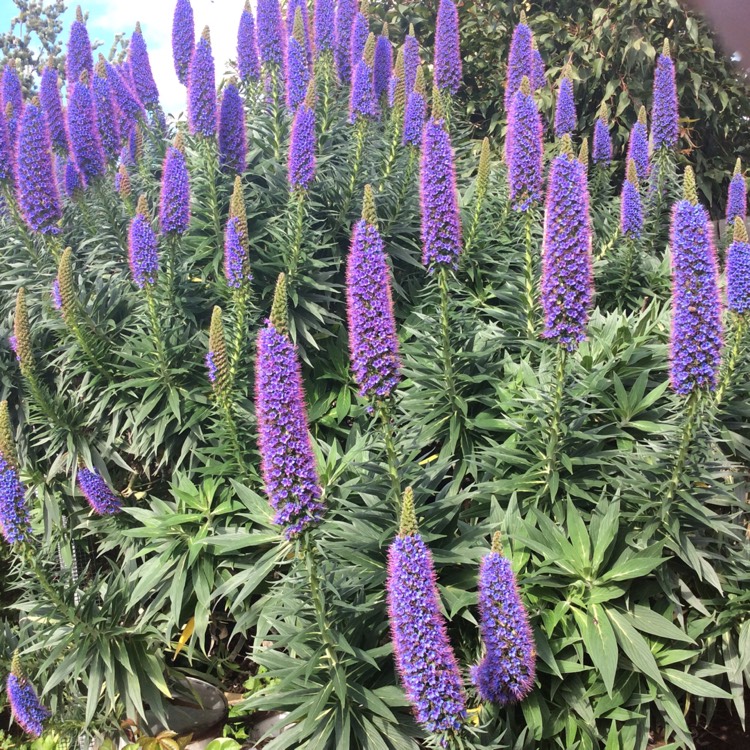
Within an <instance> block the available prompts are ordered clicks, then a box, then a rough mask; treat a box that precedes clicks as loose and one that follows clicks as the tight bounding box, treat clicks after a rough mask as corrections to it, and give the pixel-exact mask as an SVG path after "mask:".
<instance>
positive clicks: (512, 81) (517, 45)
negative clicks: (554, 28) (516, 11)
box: [505, 15, 532, 119]
mask: <svg viewBox="0 0 750 750" xmlns="http://www.w3.org/2000/svg"><path fill="white" fill-rule="evenodd" d="M531 62H532V36H531V29H530V28H529V27H528V25H527V24H526V17H525V15H522V16H521V22H520V23H519V24H518V25H517V26H516V28H515V29H513V36H512V38H511V41H510V52H509V54H508V72H507V74H506V77H505V111H506V112H508V118H509V119H510V109H511V106H512V103H513V97H514V95H515V93H516V92H517V91H518V90H519V89H520V88H521V81H522V80H523V78H524V76H526V77H527V78H530V76H531Z"/></svg>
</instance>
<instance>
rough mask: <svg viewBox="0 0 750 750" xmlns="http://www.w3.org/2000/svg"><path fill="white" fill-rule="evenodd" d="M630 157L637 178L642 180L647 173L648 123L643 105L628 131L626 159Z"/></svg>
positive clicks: (628, 159)
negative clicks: (633, 163)
mask: <svg viewBox="0 0 750 750" xmlns="http://www.w3.org/2000/svg"><path fill="white" fill-rule="evenodd" d="M631 159H632V160H633V161H634V162H635V168H636V171H637V173H638V180H639V181H640V182H644V181H645V180H646V178H647V177H648V173H649V156H648V125H647V124H646V109H645V107H641V109H640V111H639V112H638V120H637V122H636V123H635V125H633V129H632V130H631V131H630V137H629V139H628V155H627V161H628V162H630V160H631Z"/></svg>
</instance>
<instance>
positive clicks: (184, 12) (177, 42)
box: [172, 0, 195, 86]
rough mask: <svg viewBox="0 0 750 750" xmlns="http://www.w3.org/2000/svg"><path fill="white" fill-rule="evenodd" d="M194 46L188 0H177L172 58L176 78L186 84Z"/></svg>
mask: <svg viewBox="0 0 750 750" xmlns="http://www.w3.org/2000/svg"><path fill="white" fill-rule="evenodd" d="M194 48H195V21H194V20H193V6H192V5H190V0H177V4H176V5H175V8H174V18H173V20H172V60H173V62H174V70H175V73H177V78H178V79H179V81H180V83H181V84H182V85H183V86H187V85H188V73H189V70H190V59H191V58H192V56H193V49H194Z"/></svg>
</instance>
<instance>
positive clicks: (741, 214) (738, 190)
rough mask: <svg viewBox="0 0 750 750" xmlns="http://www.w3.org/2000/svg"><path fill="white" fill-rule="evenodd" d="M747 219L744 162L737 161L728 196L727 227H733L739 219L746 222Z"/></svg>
mask: <svg viewBox="0 0 750 750" xmlns="http://www.w3.org/2000/svg"><path fill="white" fill-rule="evenodd" d="M746 217H747V183H746V182H745V175H744V174H743V173H742V162H741V161H740V160H739V159H737V164H736V165H735V167H734V174H733V175H732V179H731V181H730V183H729V193H728V195H727V226H729V227H731V226H732V225H733V224H734V220H735V219H737V218H739V219H742V221H744V220H745V218H746Z"/></svg>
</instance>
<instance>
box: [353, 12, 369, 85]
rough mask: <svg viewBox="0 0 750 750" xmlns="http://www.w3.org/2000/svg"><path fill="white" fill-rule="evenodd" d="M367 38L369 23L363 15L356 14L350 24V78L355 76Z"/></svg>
mask: <svg viewBox="0 0 750 750" xmlns="http://www.w3.org/2000/svg"><path fill="white" fill-rule="evenodd" d="M368 36H370V21H369V20H368V18H367V16H366V15H365V14H364V13H357V15H356V16H355V17H354V23H353V24H352V33H351V50H350V55H349V58H350V60H351V70H352V77H354V75H355V74H356V71H357V64H358V63H359V61H360V60H361V59H362V54H363V52H364V51H365V44H367V37H368Z"/></svg>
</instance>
